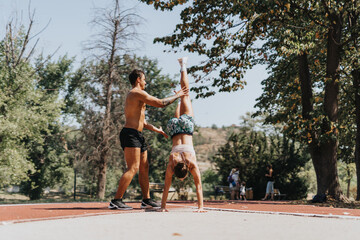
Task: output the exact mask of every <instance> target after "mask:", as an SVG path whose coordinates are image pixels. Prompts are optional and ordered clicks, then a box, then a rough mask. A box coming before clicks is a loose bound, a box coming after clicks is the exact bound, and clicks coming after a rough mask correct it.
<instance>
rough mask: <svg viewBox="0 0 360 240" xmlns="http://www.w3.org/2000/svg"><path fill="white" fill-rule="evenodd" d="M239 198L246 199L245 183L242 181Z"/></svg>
mask: <svg viewBox="0 0 360 240" xmlns="http://www.w3.org/2000/svg"><path fill="white" fill-rule="evenodd" d="M239 199H240V200H242V199H243V200H246V183H245V182H244V181H243V182H241V184H240V198H239Z"/></svg>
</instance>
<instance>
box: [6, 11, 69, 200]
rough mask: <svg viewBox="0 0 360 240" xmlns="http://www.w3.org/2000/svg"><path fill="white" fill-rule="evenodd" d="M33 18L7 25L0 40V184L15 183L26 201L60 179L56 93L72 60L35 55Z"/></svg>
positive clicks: (63, 170)
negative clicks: (25, 25)
mask: <svg viewBox="0 0 360 240" xmlns="http://www.w3.org/2000/svg"><path fill="white" fill-rule="evenodd" d="M32 24H33V19H32V18H30V23H29V26H28V27H27V28H25V27H24V26H20V27H19V28H17V26H15V25H14V24H13V23H12V22H10V23H9V24H8V25H7V31H6V35H5V37H4V39H3V40H2V41H1V42H0V79H1V80H0V84H1V87H0V91H1V93H0V95H1V100H0V102H1V103H0V105H1V113H0V118H1V120H0V121H1V124H0V125H1V133H0V136H1V154H0V155H1V161H0V166H1V169H2V174H0V175H1V176H0V182H1V185H2V186H3V185H6V184H19V183H20V182H22V184H21V187H22V189H23V190H24V191H25V192H26V194H27V195H29V196H30V198H31V199H38V198H40V197H41V194H42V192H43V188H44V187H46V186H52V185H54V184H55V183H56V182H61V181H66V179H67V177H68V176H67V173H68V170H69V169H68V160H67V157H66V156H65V155H64V149H63V145H62V142H61V140H60V138H61V132H62V131H61V125H60V122H59V120H60V115H61V110H62V106H63V102H62V101H61V99H60V98H59V93H60V91H61V90H62V87H63V86H64V84H65V82H66V79H67V77H66V76H65V75H66V74H67V73H68V72H69V67H70V65H71V63H72V61H71V60H68V59H67V58H65V57H64V58H62V59H60V60H59V61H58V62H51V61H50V58H49V59H46V60H44V59H42V58H41V57H39V58H38V59H37V60H36V61H32V60H33V52H34V49H35V45H33V46H30V43H29V41H30V39H31V38H32V37H31V36H32V35H31V34H32V31H31V29H32Z"/></svg>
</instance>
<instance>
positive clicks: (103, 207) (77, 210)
mask: <svg viewBox="0 0 360 240" xmlns="http://www.w3.org/2000/svg"><path fill="white" fill-rule="evenodd" d="M127 204H128V205H130V206H132V207H133V208H134V209H133V210H130V211H119V210H109V209H108V208H107V206H108V203H107V202H91V203H54V204H28V205H0V224H6V223H19V222H28V221H39V220H50V219H59V218H72V217H81V216H94V215H104V214H122V213H133V212H144V210H143V209H141V208H140V203H127ZM184 207H185V208H186V207H187V208H189V207H196V202H184V201H183V202H180V201H177V202H169V204H168V208H169V209H172V208H184ZM205 208H208V210H226V211H244V212H260V213H280V214H293V215H297V214H300V215H302V214H304V215H307V214H309V215H319V216H320V215H321V216H329V217H334V216H340V217H349V216H350V217H356V218H359V219H360V209H347V208H332V207H318V206H314V205H292V204H288V203H287V202H285V201H283V202H280V201H276V202H263V201H209V202H205ZM170 211H171V210H170Z"/></svg>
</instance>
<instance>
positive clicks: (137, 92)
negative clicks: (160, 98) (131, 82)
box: [128, 89, 148, 97]
mask: <svg viewBox="0 0 360 240" xmlns="http://www.w3.org/2000/svg"><path fill="white" fill-rule="evenodd" d="M145 95H148V93H147V92H145V91H144V90H141V89H131V90H130V92H129V93H128V96H131V97H137V96H138V97H140V96H145Z"/></svg>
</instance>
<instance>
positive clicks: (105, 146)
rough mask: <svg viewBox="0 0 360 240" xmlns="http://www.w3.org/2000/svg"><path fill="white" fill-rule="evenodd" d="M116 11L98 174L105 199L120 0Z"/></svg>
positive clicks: (98, 195)
mask: <svg viewBox="0 0 360 240" xmlns="http://www.w3.org/2000/svg"><path fill="white" fill-rule="evenodd" d="M115 4H116V5H115V9H116V10H115V12H114V21H113V24H114V25H113V27H114V29H113V32H112V39H111V40H112V42H111V52H110V56H109V59H108V67H109V69H108V76H107V82H106V86H105V91H106V92H105V94H106V95H105V98H106V108H105V116H104V126H103V133H102V135H103V136H102V137H103V139H102V144H101V149H100V151H101V153H100V162H99V176H98V193H97V197H98V198H99V199H104V197H105V191H106V170H107V162H108V157H109V156H108V155H109V149H110V138H111V130H110V128H111V126H110V125H111V103H112V86H113V82H114V77H115V53H116V39H117V38H118V35H119V24H120V22H119V20H118V19H117V17H118V16H117V12H118V10H119V8H118V7H119V5H118V1H116V3H115Z"/></svg>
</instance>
